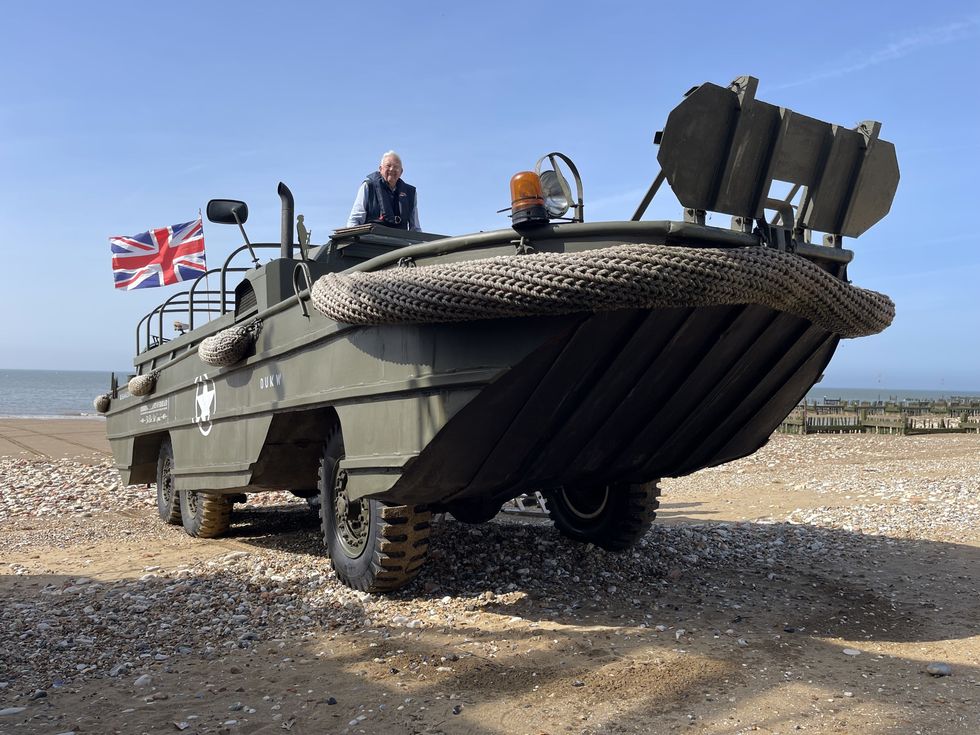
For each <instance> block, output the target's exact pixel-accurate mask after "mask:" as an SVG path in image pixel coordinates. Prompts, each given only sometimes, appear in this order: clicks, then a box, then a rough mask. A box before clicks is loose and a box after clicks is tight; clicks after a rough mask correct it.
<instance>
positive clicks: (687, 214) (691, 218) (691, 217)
mask: <svg viewBox="0 0 980 735" xmlns="http://www.w3.org/2000/svg"><path fill="white" fill-rule="evenodd" d="M706 215H707V212H706V211H705V210H703V209H691V208H690V207H685V208H684V221H685V222H693V223H694V224H696V225H703V224H704V221H705V216H706Z"/></svg>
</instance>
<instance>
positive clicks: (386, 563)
mask: <svg viewBox="0 0 980 735" xmlns="http://www.w3.org/2000/svg"><path fill="white" fill-rule="evenodd" d="M343 458H344V442H343V437H342V436H341V434H340V429H339V428H337V429H335V430H334V431H333V433H331V435H330V436H329V437H328V438H327V441H326V442H325V443H324V445H323V454H322V456H321V458H320V475H319V485H320V525H321V528H322V530H323V540H324V543H325V544H326V546H327V550H328V551H329V553H330V562H331V564H332V565H333V568H334V571H335V572H336V573H337V577H338V578H339V579H340V581H341V582H343V583H344V584H346V585H347V586H348V587H353V588H354V589H357V590H363V591H364V592H388V591H391V590H396V589H398V588H399V587H403V586H405V585H406V584H408V583H409V582H411V581H412V580H413V579H415V577H416V576H418V573H419V571H421V569H422V565H423V564H424V563H425V560H426V557H427V556H428V553H429V534H430V532H431V525H430V521H431V520H432V513H431V512H429V511H428V510H426V509H425V508H423V507H422V506H415V505H385V504H384V503H382V502H381V501H379V500H371V499H366V498H362V499H359V500H354V501H352V500H350V499H349V498H348V496H347V492H346V489H345V486H346V482H345V479H346V478H345V475H344V473H343V471H342V470H341V469H340V461H341V460H342V459H343Z"/></svg>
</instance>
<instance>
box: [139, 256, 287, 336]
mask: <svg viewBox="0 0 980 735" xmlns="http://www.w3.org/2000/svg"><path fill="white" fill-rule="evenodd" d="M252 247H253V248H266V249H269V248H275V249H279V248H280V245H279V244H278V243H253V244H252ZM247 250H248V246H247V245H242V246H241V247H239V248H238V249H236V250H234V251H232V253H231V255H229V256H228V257H227V258H226V259H225V262H224V264H223V265H222V266H221V267H220V268H212V269H211V270H209V271H207V273H205V274H203V275H202V276H201V277H199V278H198V279H197V280H195V281H194V282H193V284H192V285H191V287H190V289H188V290H186V291H179V292H177V293H175V294H173V295H172V296H170V297H169V298H168V299H167V300H166V301H164V302H163V303H162V304H160V305H159V306H157V307H155V308H154V309H153V310H152V311H150V312H149V313H148V314H146V315H145V316H144V317H143V318H142V319H140V320H139V322H138V323H137V324H136V354H137V355H139V354H140V353H142V352H145V351H146V350H149V349H153V348H154V347H158V346H159V345H161V344H164V343H166V342H169V341H170V340H171V339H172V338H168V337H165V336H164V324H163V321H164V316H165V315H166V314H174V315H179V316H183V317H185V318H186V319H187V326H188V329H189V330H191V331H193V330H194V328H195V326H197V324H196V322H197V319H195V316H196V315H200V314H208V315H210V314H219V315H223V314H227V313H228V310H229V307H231V308H233V307H234V305H235V294H234V291H233V290H229V288H228V274H229V273H244V272H246V271H249V270H251V269H252V268H251V267H241V266H238V267H234V268H233V267H232V266H231V263H232V261H233V260H234V259H235V257H236V256H238V255H240V254H241V253H243V252H246V251H247ZM213 273H217V274H218V289H217V290H213V289H210V288H204V289H203V290H202V289H201V284H202V283H203V284H205V286H206V285H207V276H210V275H211V274H213ZM154 320H155V323H156V326H157V333H156V334H153V333H152V332H151V329H152V326H153V324H154ZM178 321H179V319H178Z"/></svg>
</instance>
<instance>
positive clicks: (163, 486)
mask: <svg viewBox="0 0 980 735" xmlns="http://www.w3.org/2000/svg"><path fill="white" fill-rule="evenodd" d="M157 513H158V514H159V515H160V520H162V521H163V522H164V523H170V524H172V525H174V526H176V525H177V524H178V523H180V503H179V502H178V499H177V492H176V491H175V490H174V447H173V444H171V442H170V437H169V436H168V437H165V438H164V440H163V442H162V443H161V444H160V456H159V457H158V458H157Z"/></svg>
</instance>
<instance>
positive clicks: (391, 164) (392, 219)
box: [347, 151, 422, 232]
mask: <svg viewBox="0 0 980 735" xmlns="http://www.w3.org/2000/svg"><path fill="white" fill-rule="evenodd" d="M401 175H402V159H401V157H399V155H398V154H397V153H395V152H394V151H388V152H387V153H385V154H384V155H383V156H382V157H381V165H380V166H378V170H377V171H373V172H371V173H370V174H368V175H367V178H366V179H364V183H363V184H361V188H360V189H358V190H357V197H356V198H355V199H354V206H353V207H351V210H350V217H348V218H347V226H348V227H353V226H354V225H363V224H379V225H385V226H386V227H396V228H399V229H402V230H414V231H416V232H417V231H419V230H421V229H422V228H421V227H419V207H418V201H417V200H416V197H415V187H414V186H411V185H409V184H406V183H405V182H404V181H402V180H401Z"/></svg>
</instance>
